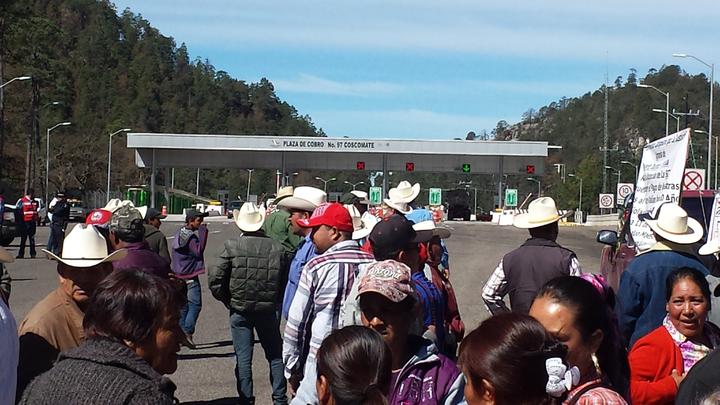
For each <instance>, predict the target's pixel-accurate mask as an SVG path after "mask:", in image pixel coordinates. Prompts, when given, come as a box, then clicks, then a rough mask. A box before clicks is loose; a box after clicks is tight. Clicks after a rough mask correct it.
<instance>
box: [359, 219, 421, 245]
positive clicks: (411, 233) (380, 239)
mask: <svg viewBox="0 0 720 405" xmlns="http://www.w3.org/2000/svg"><path fill="white" fill-rule="evenodd" d="M431 238H432V234H429V233H427V232H419V233H418V232H416V231H415V229H413V223H412V221H410V220H409V219H407V218H405V216H404V215H398V214H393V215H391V216H389V217H387V218H385V219H383V220H382V221H380V222H378V223H377V224H376V225H375V227H374V228H373V230H372V232H370V236H369V237H368V239H369V240H370V243H372V246H373V247H374V246H384V247H387V248H389V249H390V250H399V249H403V248H404V247H406V246H407V245H409V244H411V243H420V242H427V241H429V240H430V239H431Z"/></svg>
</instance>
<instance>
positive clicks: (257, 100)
mask: <svg viewBox="0 0 720 405" xmlns="http://www.w3.org/2000/svg"><path fill="white" fill-rule="evenodd" d="M0 53H1V56H2V59H1V60H2V61H3V62H4V66H3V67H4V69H0V71H2V72H3V77H4V78H5V79H6V80H7V79H9V78H12V77H16V76H20V75H26V74H28V75H32V76H33V79H34V80H35V81H36V82H37V83H38V84H39V89H40V97H41V99H40V101H39V106H38V107H42V106H43V105H45V104H47V103H50V102H52V101H60V102H61V103H62V104H61V105H59V106H54V105H49V106H47V107H45V108H41V110H40V128H41V131H40V132H41V133H42V134H44V133H45V129H46V128H48V127H50V126H52V125H54V124H55V123H57V122H60V121H71V122H72V126H69V127H63V128H60V129H58V130H56V131H54V132H53V136H52V139H51V142H52V146H51V152H52V153H51V155H52V159H53V160H52V161H51V165H52V167H51V170H50V183H51V186H50V188H51V189H56V188H65V187H80V188H83V189H98V188H99V189H103V188H104V184H105V181H106V178H105V170H104V168H105V167H106V164H107V163H106V162H107V140H108V134H110V133H111V132H114V131H116V130H118V129H120V128H132V130H133V131H134V132H166V133H219V134H237V135H244V134H263V135H301V136H323V135H324V133H323V131H322V130H321V129H318V128H316V127H315V125H314V124H313V122H312V120H311V119H310V117H309V116H307V115H301V114H300V113H298V111H297V110H296V109H295V108H294V107H293V106H292V105H290V104H288V103H287V102H285V101H282V100H280V99H279V98H278V97H277V95H276V94H275V91H274V88H273V85H272V83H270V81H268V80H267V79H262V80H261V81H260V82H259V83H251V84H247V83H245V82H244V81H242V80H236V79H233V78H231V77H230V76H229V75H228V74H227V73H226V72H223V71H218V70H216V68H215V67H214V66H213V65H212V64H211V63H210V62H209V61H207V60H201V59H197V60H194V61H192V60H190V57H189V56H188V50H187V47H186V46H185V45H184V44H181V45H180V46H179V47H178V46H176V44H175V41H174V40H173V38H171V37H167V36H164V35H162V34H161V33H160V32H159V31H158V30H157V29H156V28H154V27H152V25H151V24H150V23H149V22H148V21H147V20H145V19H143V18H142V16H140V15H136V14H133V13H132V12H130V11H129V10H125V11H123V12H122V13H120V15H119V16H118V14H117V13H116V11H115V9H114V6H113V5H112V3H111V2H109V1H106V0H57V1H49V0H4V1H2V2H0ZM5 90H6V92H5V94H6V96H5V103H4V113H5V116H4V126H3V129H4V134H5V141H6V144H7V147H6V148H5V151H4V156H2V157H0V159H2V160H3V162H4V163H3V165H2V166H3V170H2V176H3V180H4V181H5V182H6V183H9V187H8V188H9V189H10V190H9V191H8V192H17V191H18V190H19V189H20V188H21V187H22V181H23V177H24V156H25V150H26V148H25V144H24V140H25V139H26V138H27V133H28V131H29V128H30V118H29V115H30V110H31V109H30V106H29V102H28V100H30V98H31V86H27V85H24V84H22V83H17V84H16V83H13V84H12V85H11V86H8V87H7V88H6V89H5ZM117 138H121V139H117ZM43 141H44V140H43ZM114 142H117V143H115V146H116V147H115V148H113V184H118V185H119V184H138V183H146V182H147V181H148V173H146V172H144V171H141V170H139V169H137V168H136V167H135V164H134V154H133V152H132V151H128V150H125V148H122V147H120V145H122V143H123V142H124V138H122V135H118V136H117V137H116V138H114ZM42 145H43V146H42V147H43V150H42V151H40V153H39V154H38V155H39V156H40V157H41V158H42V159H38V160H40V162H39V164H38V166H44V164H43V163H44V156H45V151H44V142H42ZM38 174H39V175H38V176H37V177H38V178H36V179H34V181H35V182H36V184H35V189H36V190H41V189H42V188H43V187H42V184H41V183H42V180H41V179H42V177H43V176H42V175H44V172H41V173H38ZM40 174H42V175H40ZM213 174H214V175H217V176H219V177H220V178H221V181H220V183H222V182H225V183H229V182H231V181H235V179H234V178H233V176H235V177H237V176H236V175H234V174H233V173H229V172H228V171H225V172H222V171H218V172H217V173H213ZM241 174H242V173H241ZM180 177H181V179H177V180H180V181H182V180H183V179H182V177H183V175H181V176H180ZM194 178H195V176H194V173H192V174H188V175H187V180H188V181H190V180H191V181H192V185H193V187H191V188H188V189H194ZM273 183H274V182H273ZM220 188H222V187H220Z"/></svg>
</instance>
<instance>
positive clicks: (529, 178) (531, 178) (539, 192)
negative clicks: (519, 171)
mask: <svg viewBox="0 0 720 405" xmlns="http://www.w3.org/2000/svg"><path fill="white" fill-rule="evenodd" d="M527 181H534V182H536V183H537V184H538V198H540V194H541V193H542V186H541V184H540V180H539V179H536V178H534V177H528V178H527Z"/></svg>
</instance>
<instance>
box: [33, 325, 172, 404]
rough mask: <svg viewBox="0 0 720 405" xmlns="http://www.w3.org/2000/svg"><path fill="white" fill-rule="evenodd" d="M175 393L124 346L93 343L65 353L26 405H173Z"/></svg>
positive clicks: (36, 381)
mask: <svg viewBox="0 0 720 405" xmlns="http://www.w3.org/2000/svg"><path fill="white" fill-rule="evenodd" d="M175 388H176V387H175V384H173V382H172V381H170V380H169V379H168V378H166V377H163V376H162V375H161V374H159V373H158V372H157V371H155V370H154V369H153V368H152V367H150V365H149V364H148V363H147V362H146V361H145V360H143V359H141V358H140V357H139V356H138V355H137V354H135V352H133V351H132V350H131V349H130V348H129V347H127V346H125V345H124V344H123V343H121V342H119V341H116V340H112V339H106V338H90V339H88V340H86V341H85V342H83V343H82V344H81V345H80V346H79V347H76V348H75V349H72V350H68V351H67V352H64V353H61V354H60V357H59V358H58V361H57V362H56V363H55V366H54V367H53V368H52V369H50V370H49V371H48V372H46V373H44V374H42V375H40V376H39V377H37V378H36V379H34V380H33V381H32V382H31V383H30V385H28V386H27V388H26V389H25V393H24V395H23V398H22V400H21V401H20V404H23V405H24V404H41V405H42V404H48V405H50V404H68V405H75V404H78V405H79V404H136V405H139V404H148V405H149V404H173V403H174V399H173V394H174V392H175Z"/></svg>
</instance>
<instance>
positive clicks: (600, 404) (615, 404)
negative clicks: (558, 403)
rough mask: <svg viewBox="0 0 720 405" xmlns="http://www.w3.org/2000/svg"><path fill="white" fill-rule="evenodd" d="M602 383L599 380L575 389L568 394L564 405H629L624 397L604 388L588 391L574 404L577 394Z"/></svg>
mask: <svg viewBox="0 0 720 405" xmlns="http://www.w3.org/2000/svg"><path fill="white" fill-rule="evenodd" d="M600 382H601V380H600V379H599V378H598V379H595V380H591V381H588V382H586V383H584V384H582V385H578V386H577V387H575V388H573V390H572V391H570V392H569V393H568V396H567V398H566V399H565V401H563V405H567V404H576V405H627V402H626V401H625V399H623V397H622V396H620V394H618V393H617V392H615V391H613V390H612V389H610V388H607V387H604V386H599V387H595V388H592V389H590V390H588V391H585V392H584V393H583V394H582V395H580V396H579V397H578V398H577V400H575V401H574V402H573V399H574V398H575V396H577V394H578V393H580V391H582V390H583V389H584V388H585V387H587V386H590V385H592V384H598V383H600Z"/></svg>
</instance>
